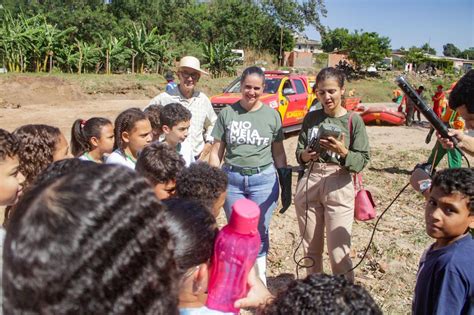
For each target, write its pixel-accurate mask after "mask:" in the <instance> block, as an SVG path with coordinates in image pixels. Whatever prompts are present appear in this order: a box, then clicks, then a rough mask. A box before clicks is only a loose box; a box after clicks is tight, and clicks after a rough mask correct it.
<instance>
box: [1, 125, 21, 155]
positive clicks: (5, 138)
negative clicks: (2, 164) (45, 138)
mask: <svg viewBox="0 0 474 315" xmlns="http://www.w3.org/2000/svg"><path fill="white" fill-rule="evenodd" d="M19 149H20V143H19V141H18V139H17V137H16V136H14V135H13V134H11V133H9V132H8V131H6V130H4V129H1V128H0V160H6V158H7V157H10V158H12V157H14V156H15V155H17V154H18V151H19Z"/></svg>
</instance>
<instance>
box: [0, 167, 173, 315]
mask: <svg viewBox="0 0 474 315" xmlns="http://www.w3.org/2000/svg"><path fill="white" fill-rule="evenodd" d="M10 224H11V225H10V229H8V231H7V235H6V239H5V245H4V253H3V258H4V273H3V275H4V278H3V289H4V305H3V306H4V311H5V313H6V314H177V302H178V299H177V285H176V283H177V279H178V278H177V271H176V264H175V262H174V259H173V247H174V242H173V239H172V237H171V235H170V232H169V228H168V226H167V223H166V222H165V216H164V211H163V206H162V204H161V203H160V202H159V201H158V200H157V199H156V197H155V195H154V193H153V190H152V189H151V188H150V187H149V184H148V183H147V182H146V180H145V179H144V178H142V177H141V176H137V175H136V173H135V172H133V171H132V170H128V169H127V168H124V167H121V166H118V165H102V164H94V165H91V166H90V167H88V168H87V170H86V171H83V172H77V173H71V174H68V175H65V176H63V177H61V178H59V179H58V180H57V181H55V182H53V183H43V184H40V185H39V186H37V187H35V188H34V189H32V190H30V191H29V192H27V193H26V194H25V196H24V198H22V200H20V202H19V204H18V208H17V211H16V212H15V213H14V214H13V216H12V218H11V222H10Z"/></svg>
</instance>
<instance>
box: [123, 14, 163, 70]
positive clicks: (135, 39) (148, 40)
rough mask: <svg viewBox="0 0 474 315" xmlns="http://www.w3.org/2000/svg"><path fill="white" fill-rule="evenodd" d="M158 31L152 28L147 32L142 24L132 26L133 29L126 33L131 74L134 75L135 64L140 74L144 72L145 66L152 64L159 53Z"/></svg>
mask: <svg viewBox="0 0 474 315" xmlns="http://www.w3.org/2000/svg"><path fill="white" fill-rule="evenodd" d="M157 33H158V29H157V28H156V27H154V28H153V29H152V30H151V31H149V32H148V31H147V29H146V27H145V25H144V24H143V23H142V24H140V25H139V26H137V24H134V25H133V29H132V30H131V31H128V33H127V36H128V40H129V48H130V49H131V51H132V73H135V64H137V66H138V67H137V68H138V69H139V72H140V73H143V72H144V69H145V66H147V65H149V64H153V61H154V60H156V59H157V56H158V55H159V51H160V35H158V34H157Z"/></svg>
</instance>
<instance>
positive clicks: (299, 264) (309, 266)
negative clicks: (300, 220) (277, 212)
mask: <svg viewBox="0 0 474 315" xmlns="http://www.w3.org/2000/svg"><path fill="white" fill-rule="evenodd" d="M313 165H314V161H313V160H311V162H310V164H309V167H308V169H307V172H308V173H307V174H308V176H306V183H305V191H306V194H305V197H306V198H305V199H306V207H305V210H304V213H305V216H304V228H303V233H301V240H300V242H299V244H298V246H297V247H296V249H295V251H294V252H293V261H294V262H295V264H296V279H299V273H298V270H299V268H311V267H313V266H314V264H315V261H314V259H313V258H311V257H309V256H303V257H301V258H300V259H299V260H296V253H297V252H298V249H299V248H300V246H301V244H303V240H304V235H305V234H306V227H307V225H308V210H309V200H308V181H309V175H310V174H311V171H312V170H313ZM304 259H308V260H310V261H311V263H310V264H309V265H303V264H301V261H302V260H304Z"/></svg>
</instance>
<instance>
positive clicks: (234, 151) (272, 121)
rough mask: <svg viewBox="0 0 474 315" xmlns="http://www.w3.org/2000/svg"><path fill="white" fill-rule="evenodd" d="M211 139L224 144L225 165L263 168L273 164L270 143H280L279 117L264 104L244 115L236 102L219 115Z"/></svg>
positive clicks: (281, 139)
mask: <svg viewBox="0 0 474 315" xmlns="http://www.w3.org/2000/svg"><path fill="white" fill-rule="evenodd" d="M212 136H213V137H214V138H215V139H217V140H220V141H222V142H225V149H226V153H225V159H224V161H225V163H227V164H230V165H234V166H240V167H259V166H265V165H268V164H270V163H273V157H272V143H273V142H275V141H277V142H278V141H283V131H282V129H281V118H280V115H279V114H278V112H277V111H275V110H274V109H272V108H270V107H268V106H266V105H262V106H261V107H260V108H259V109H257V110H256V111H251V112H248V111H246V110H245V109H244V108H243V107H242V106H241V105H240V102H237V103H235V104H233V105H231V106H228V107H226V108H224V109H223V110H222V111H221V112H220V113H219V117H218V118H217V122H216V125H215V126H214V129H213V130H212Z"/></svg>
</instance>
